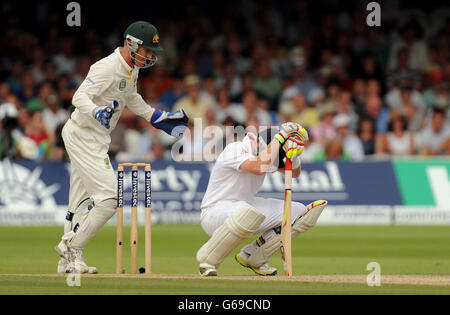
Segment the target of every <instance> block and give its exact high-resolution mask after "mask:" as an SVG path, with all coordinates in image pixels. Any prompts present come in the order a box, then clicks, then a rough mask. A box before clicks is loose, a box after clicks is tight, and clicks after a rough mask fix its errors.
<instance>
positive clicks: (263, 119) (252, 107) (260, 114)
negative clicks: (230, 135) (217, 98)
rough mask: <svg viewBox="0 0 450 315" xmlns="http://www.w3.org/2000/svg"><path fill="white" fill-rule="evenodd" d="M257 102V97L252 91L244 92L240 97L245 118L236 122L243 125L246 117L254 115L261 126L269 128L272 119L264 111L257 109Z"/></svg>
mask: <svg viewBox="0 0 450 315" xmlns="http://www.w3.org/2000/svg"><path fill="white" fill-rule="evenodd" d="M258 102H259V100H258V96H257V95H256V93H255V92H254V91H247V92H245V93H244V96H243V97H242V106H243V107H244V109H245V116H243V117H242V118H241V119H240V121H238V122H240V123H242V124H244V123H245V122H246V121H247V119H248V117H250V116H251V115H253V114H254V115H256V117H257V118H258V121H259V123H260V124H261V126H270V125H271V124H272V118H271V116H270V114H269V112H268V111H267V110H266V109H264V108H261V107H259V104H258Z"/></svg>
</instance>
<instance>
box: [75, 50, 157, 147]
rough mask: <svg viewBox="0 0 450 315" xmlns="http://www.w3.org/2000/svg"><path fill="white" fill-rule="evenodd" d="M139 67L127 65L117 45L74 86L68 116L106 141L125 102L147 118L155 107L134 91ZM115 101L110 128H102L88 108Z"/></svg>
mask: <svg viewBox="0 0 450 315" xmlns="http://www.w3.org/2000/svg"><path fill="white" fill-rule="evenodd" d="M138 75H139V68H137V67H133V68H132V67H130V66H129V65H128V64H127V63H126V61H125V59H123V57H122V55H121V54H120V50H119V47H118V48H116V49H115V50H114V52H113V53H112V54H110V55H109V56H107V57H105V58H103V59H101V60H99V61H97V62H96V63H94V64H93V65H92V66H91V67H90V69H89V73H88V75H87V77H86V79H85V80H84V81H83V82H82V83H81V85H80V86H79V87H78V90H77V91H76V92H75V94H74V96H73V98H72V104H73V105H74V106H75V107H76V109H75V111H74V112H73V113H72V115H71V118H72V121H74V122H75V123H76V124H77V125H78V126H80V127H82V128H87V129H90V130H92V131H95V133H97V134H98V135H100V136H103V137H100V138H104V141H106V142H108V141H110V140H109V134H110V133H111V132H112V131H113V130H114V128H115V126H116V125H117V121H118V120H119V117H120V115H121V113H122V111H123V109H124V107H125V106H128V107H129V108H130V109H131V110H132V111H133V112H134V113H135V114H136V115H139V116H141V117H143V118H144V119H146V120H147V121H150V118H151V116H152V114H153V112H154V111H155V109H153V108H152V107H151V106H150V105H149V104H147V103H146V102H145V101H144V100H143V99H142V97H141V95H139V94H138V93H137V89H136V82H137V79H138ZM114 100H116V101H118V102H119V104H120V107H119V109H118V110H116V111H115V112H114V115H113V116H112V118H111V121H110V126H111V128H109V129H106V128H105V127H104V126H102V125H101V124H100V122H99V121H97V120H96V119H95V118H94V117H93V114H92V110H93V109H94V108H95V107H97V106H105V105H108V104H110V103H112V101H114Z"/></svg>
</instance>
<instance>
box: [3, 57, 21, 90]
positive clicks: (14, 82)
mask: <svg viewBox="0 0 450 315" xmlns="http://www.w3.org/2000/svg"><path fill="white" fill-rule="evenodd" d="M23 70H24V69H23V62H22V61H20V60H16V61H15V62H14V63H13V65H12V67H11V75H10V76H9V77H8V78H7V82H8V84H9V87H10V88H11V91H12V93H14V94H16V95H20V93H22V89H23V83H22V75H23Z"/></svg>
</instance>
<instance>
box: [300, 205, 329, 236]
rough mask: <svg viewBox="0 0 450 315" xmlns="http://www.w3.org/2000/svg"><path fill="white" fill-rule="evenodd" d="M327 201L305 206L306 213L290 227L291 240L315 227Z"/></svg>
mask: <svg viewBox="0 0 450 315" xmlns="http://www.w3.org/2000/svg"><path fill="white" fill-rule="evenodd" d="M327 204H328V201H326V200H316V201H314V202H313V203H310V204H309V205H307V206H306V210H307V211H306V213H305V214H304V215H303V216H301V217H300V218H299V219H298V220H297V221H295V222H294V224H293V225H292V239H294V238H295V237H297V235H299V234H300V233H304V232H306V231H308V230H309V229H310V228H312V227H313V226H315V225H316V223H317V220H318V219H319V217H320V214H321V213H322V211H323V209H325V207H326V205H327Z"/></svg>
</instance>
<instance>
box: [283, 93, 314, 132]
mask: <svg viewBox="0 0 450 315" xmlns="http://www.w3.org/2000/svg"><path fill="white" fill-rule="evenodd" d="M284 97H285V99H286V101H284V102H282V103H281V105H280V120H282V121H284V122H287V121H294V122H297V123H299V124H301V125H302V126H303V127H305V128H311V127H312V126H315V125H317V124H318V123H319V114H318V113H317V110H316V108H314V107H308V105H307V102H306V98H305V96H303V95H302V94H301V93H300V92H299V91H298V89H297V87H295V86H292V87H290V88H288V89H286V90H285V93H284Z"/></svg>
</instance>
